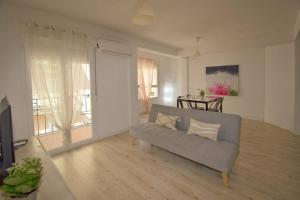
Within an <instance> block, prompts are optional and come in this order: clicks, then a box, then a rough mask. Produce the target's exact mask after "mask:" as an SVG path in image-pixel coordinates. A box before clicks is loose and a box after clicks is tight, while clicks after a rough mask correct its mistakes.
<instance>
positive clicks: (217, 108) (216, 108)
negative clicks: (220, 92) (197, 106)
mask: <svg viewBox="0 0 300 200" xmlns="http://www.w3.org/2000/svg"><path fill="white" fill-rule="evenodd" d="M223 100H224V97H220V98H218V99H217V100H216V101H214V102H212V103H211V104H210V106H209V108H208V111H212V112H223Z"/></svg>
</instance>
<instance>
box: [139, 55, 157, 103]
mask: <svg viewBox="0 0 300 200" xmlns="http://www.w3.org/2000/svg"><path fill="white" fill-rule="evenodd" d="M139 59H143V60H145V58H139ZM146 60H147V61H150V62H148V63H147V64H148V66H147V67H148V68H150V69H146V70H145V66H143V64H141V63H144V62H138V63H139V64H138V98H139V99H143V96H142V95H143V94H142V93H143V91H142V88H143V87H142V81H144V83H145V84H146V82H149V81H148V80H147V79H149V78H150V77H152V81H151V82H152V84H151V89H150V98H155V97H158V65H157V63H156V62H155V61H154V60H151V59H146ZM142 68H143V69H142ZM141 76H143V77H141ZM145 87H147V86H145Z"/></svg>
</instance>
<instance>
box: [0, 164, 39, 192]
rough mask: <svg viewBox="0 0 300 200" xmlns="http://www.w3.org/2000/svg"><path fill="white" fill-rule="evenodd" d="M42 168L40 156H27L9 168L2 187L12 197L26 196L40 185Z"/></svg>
mask: <svg viewBox="0 0 300 200" xmlns="http://www.w3.org/2000/svg"><path fill="white" fill-rule="evenodd" d="M42 170H43V167H42V164H41V159H40V158H25V159H23V162H22V163H20V164H19V163H15V164H14V165H13V167H11V168H9V169H8V170H7V171H8V176H7V177H5V178H4V180H3V185H1V187H0V189H1V190H2V191H4V193H5V194H6V195H8V196H10V197H26V196H27V195H28V194H29V193H31V192H32V191H34V190H36V189H37V188H38V187H39V184H40V180H41V177H42Z"/></svg>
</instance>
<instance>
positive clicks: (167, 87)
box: [138, 51, 186, 112]
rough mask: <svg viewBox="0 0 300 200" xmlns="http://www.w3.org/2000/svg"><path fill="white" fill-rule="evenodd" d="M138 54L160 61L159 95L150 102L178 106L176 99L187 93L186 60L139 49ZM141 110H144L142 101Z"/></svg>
mask: <svg viewBox="0 0 300 200" xmlns="http://www.w3.org/2000/svg"><path fill="white" fill-rule="evenodd" d="M138 56H143V57H146V58H151V59H154V60H155V61H156V62H157V63H158V84H159V90H158V92H159V95H158V97H157V98H151V100H150V103H151V104H153V103H156V104H162V105H169V106H176V99H177V97H178V96H180V95H185V94H186V60H185V59H183V58H178V57H170V56H165V55H161V54H156V53H150V52H145V51H138ZM139 106H140V107H139V111H140V112H141V111H143V104H142V101H140V103H139Z"/></svg>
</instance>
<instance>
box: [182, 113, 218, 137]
mask: <svg viewBox="0 0 300 200" xmlns="http://www.w3.org/2000/svg"><path fill="white" fill-rule="evenodd" d="M220 127H221V124H209V123H204V122H200V121H197V120H195V119H193V118H191V119H190V127H189V130H188V132H187V133H188V134H193V135H198V136H201V137H204V138H207V139H211V140H214V141H217V139H218V132H219V129H220Z"/></svg>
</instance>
